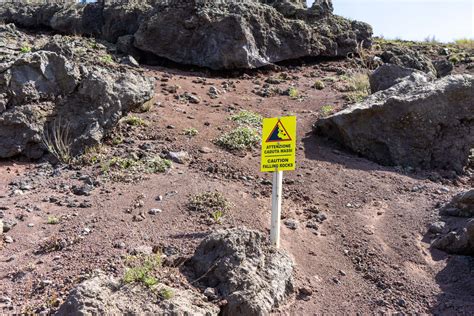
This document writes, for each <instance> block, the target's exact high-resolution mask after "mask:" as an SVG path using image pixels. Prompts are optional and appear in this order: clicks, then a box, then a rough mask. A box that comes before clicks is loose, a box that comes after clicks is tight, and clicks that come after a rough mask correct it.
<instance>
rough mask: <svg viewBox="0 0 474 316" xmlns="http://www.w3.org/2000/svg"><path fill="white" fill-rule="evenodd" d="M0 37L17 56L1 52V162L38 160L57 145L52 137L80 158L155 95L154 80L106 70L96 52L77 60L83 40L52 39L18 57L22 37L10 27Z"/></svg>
mask: <svg viewBox="0 0 474 316" xmlns="http://www.w3.org/2000/svg"><path fill="white" fill-rule="evenodd" d="M2 31H3V32H2ZM0 33H4V34H6V36H5V37H3V38H2V40H3V41H4V42H5V43H6V44H7V45H6V46H8V47H11V49H12V50H13V51H16V52H17V53H13V54H8V53H7V52H1V51H0V157H1V158H8V157H13V156H16V155H23V156H26V157H28V158H33V159H35V158H39V157H41V156H42V155H43V154H44V153H45V150H46V149H47V147H48V149H49V151H50V152H51V151H52V150H51V148H52V147H56V145H58V142H54V143H55V144H51V143H52V142H51V140H52V139H53V138H54V137H53V136H52V135H54V134H55V133H56V134H58V135H59V134H60V135H61V136H60V137H58V138H60V139H61V140H62V141H63V143H64V144H66V145H67V146H66V147H68V148H70V154H71V155H76V154H79V153H81V152H82V151H83V149H84V148H86V147H89V146H93V145H96V144H98V143H99V142H100V141H101V140H102V138H103V137H104V135H105V134H106V133H107V131H109V130H110V129H112V128H113V127H114V126H115V124H116V123H117V122H118V121H119V119H120V118H121V117H122V116H123V115H125V114H127V112H128V111H130V110H132V109H135V108H138V107H139V106H141V105H142V104H144V103H145V102H148V101H149V100H151V99H152V97H153V95H154V84H153V82H154V80H153V79H148V78H145V77H144V76H143V75H142V74H140V73H138V72H136V71H133V70H131V69H130V68H129V67H122V66H119V65H116V64H113V63H112V64H109V65H104V64H103V63H101V61H100V60H101V56H100V55H98V53H95V52H89V53H85V54H84V55H81V56H79V49H81V48H82V47H83V45H80V43H83V44H84V43H85V42H84V41H83V42H81V41H79V40H70V39H66V38H63V37H61V36H55V37H53V38H52V40H51V41H49V43H48V44H47V45H45V46H44V47H43V48H40V49H38V50H37V51H35V52H31V53H27V52H26V53H20V48H21V45H23V43H24V42H22V41H20V40H22V39H23V38H24V37H25V35H24V34H23V33H21V32H18V31H17V30H16V29H14V28H13V27H11V26H7V27H3V28H2V27H0ZM28 39H29V38H28ZM0 41H1V40H0ZM63 54H64V55H63ZM45 143H46V144H45ZM51 145H53V146H52V147H51ZM56 149H57V148H56Z"/></svg>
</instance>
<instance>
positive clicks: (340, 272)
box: [339, 270, 347, 276]
mask: <svg viewBox="0 0 474 316" xmlns="http://www.w3.org/2000/svg"><path fill="white" fill-rule="evenodd" d="M339 274H340V275H342V276H346V275H347V274H346V272H345V271H343V270H339Z"/></svg>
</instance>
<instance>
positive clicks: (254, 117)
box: [230, 110, 263, 128]
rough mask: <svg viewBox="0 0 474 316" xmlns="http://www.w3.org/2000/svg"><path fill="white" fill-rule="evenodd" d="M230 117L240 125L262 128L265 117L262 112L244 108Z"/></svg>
mask: <svg viewBox="0 0 474 316" xmlns="http://www.w3.org/2000/svg"><path fill="white" fill-rule="evenodd" d="M230 119H231V120H232V121H234V122H236V123H237V124H239V125H245V126H250V127H254V128H260V127H261V126H262V119H263V118H262V116H261V115H260V114H257V113H254V112H251V111H246V110H242V111H240V112H239V113H237V114H234V115H232V116H231V117H230Z"/></svg>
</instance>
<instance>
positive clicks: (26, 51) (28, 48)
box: [20, 45, 31, 54]
mask: <svg viewBox="0 0 474 316" xmlns="http://www.w3.org/2000/svg"><path fill="white" fill-rule="evenodd" d="M20 52H21V53H22V54H26V53H30V52H31V47H30V46H28V45H24V46H22V47H21V48H20Z"/></svg>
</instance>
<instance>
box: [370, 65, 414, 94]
mask: <svg viewBox="0 0 474 316" xmlns="http://www.w3.org/2000/svg"><path fill="white" fill-rule="evenodd" d="M414 72H417V70H415V69H411V68H406V67H403V66H398V65H395V64H383V65H381V66H380V67H378V68H377V69H375V70H374V71H373V72H372V73H371V74H370V76H369V82H370V90H371V91H372V93H375V92H378V91H381V90H386V89H388V88H390V87H392V86H394V85H396V84H397V83H400V82H401V81H403V79H405V78H406V77H408V76H410V75H411V74H412V73H414Z"/></svg>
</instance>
